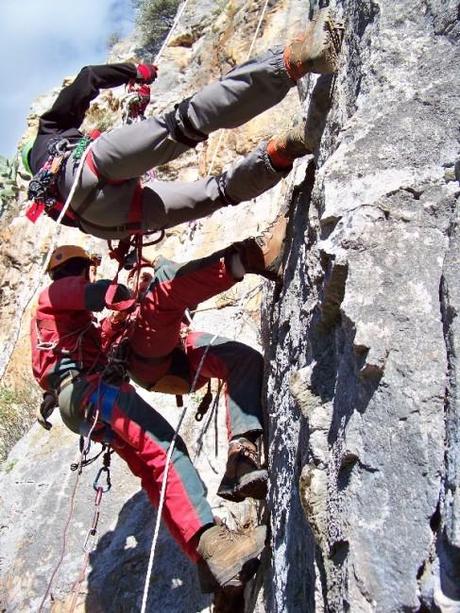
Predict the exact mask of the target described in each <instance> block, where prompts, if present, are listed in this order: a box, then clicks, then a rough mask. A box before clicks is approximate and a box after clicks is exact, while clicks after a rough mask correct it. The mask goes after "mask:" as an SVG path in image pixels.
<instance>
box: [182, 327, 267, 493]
mask: <svg viewBox="0 0 460 613" xmlns="http://www.w3.org/2000/svg"><path fill="white" fill-rule="evenodd" d="M186 353H187V358H188V360H189V364H190V371H191V372H190V377H191V379H193V377H194V376H195V373H196V372H197V371H198V369H200V372H199V375H200V377H208V378H217V379H220V380H221V381H223V383H224V384H225V400H226V408H227V429H228V438H229V449H228V460H227V466H226V470H225V474H224V476H223V479H222V481H221V483H220V485H219V488H218V490H217V493H218V495H219V496H221V497H222V498H226V499H227V500H232V501H234V502H239V501H241V500H244V499H245V498H256V499H259V500H260V499H263V498H265V497H266V494H267V481H268V473H267V470H266V469H265V468H261V466H260V463H259V459H258V454H257V445H256V442H257V440H258V439H260V437H261V434H262V421H263V418H262V406H261V394H262V377H263V368H264V362H263V358H262V355H261V354H260V353H259V352H258V351H256V350H255V349H252V347H249V346H248V345H245V344H244V343H239V342H237V341H231V340H229V339H227V338H223V337H217V338H214V337H213V336H212V335H211V334H207V333H204V332H191V333H189V334H188V335H187V338H186Z"/></svg>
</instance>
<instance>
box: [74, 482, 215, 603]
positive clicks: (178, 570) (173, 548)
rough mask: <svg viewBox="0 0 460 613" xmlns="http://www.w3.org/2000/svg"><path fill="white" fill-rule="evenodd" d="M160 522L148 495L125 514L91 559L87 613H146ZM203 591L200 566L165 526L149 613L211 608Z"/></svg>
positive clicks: (132, 501) (140, 494)
mask: <svg viewBox="0 0 460 613" xmlns="http://www.w3.org/2000/svg"><path fill="white" fill-rule="evenodd" d="M155 521H156V511H155V510H154V509H153V508H152V506H151V504H150V502H149V501H148V498H147V496H146V495H145V494H144V492H143V491H140V492H138V493H137V494H135V495H134V496H133V497H132V498H130V499H129V500H128V501H127V502H126V503H125V505H124V506H123V508H122V509H121V511H120V513H119V516H118V521H117V524H116V526H115V527H114V529H113V530H111V531H108V532H106V533H105V534H104V535H103V536H102V537H101V538H100V540H99V542H98V545H97V547H96V549H95V550H94V551H93V552H92V553H91V556H90V567H91V572H90V574H89V576H88V585H87V596H86V603H85V610H86V611H88V613H89V612H91V613H102V612H107V613H108V612H109V611H110V613H122V612H123V613H125V612H126V613H128V612H131V611H136V610H140V608H141V603H142V594H143V590H144V583H145V578H146V573H147V565H148V560H149V555H150V547H151V543H152V536H153V531H154V522H155ZM210 602H211V597H210V596H209V595H203V594H202V593H201V591H200V586H199V582H198V575H197V572H196V568H195V564H194V563H193V562H191V561H190V560H189V559H188V558H187V557H186V556H185V554H184V553H183V552H182V551H181V550H180V548H179V546H178V545H177V544H176V543H175V541H174V540H173V538H172V537H171V536H170V535H169V533H168V531H167V530H166V529H165V528H164V527H162V528H161V529H160V534H159V539H158V543H157V547H156V552H155V558H154V562H153V571H152V576H151V579H150V588H149V595H148V602H147V611H148V612H150V613H153V612H154V611H155V612H157V611H169V612H171V613H192V612H194V611H197V612H198V611H202V610H203V609H205V608H206V607H209V605H210Z"/></svg>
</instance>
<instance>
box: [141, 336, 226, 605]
mask: <svg viewBox="0 0 460 613" xmlns="http://www.w3.org/2000/svg"><path fill="white" fill-rule="evenodd" d="M217 337H218V335H217V334H214V336H213V337H212V339H211V341H210V342H209V344H208V345H207V347H206V349H205V351H204V353H203V355H202V356H201V360H200V363H199V365H198V368H197V371H196V373H195V377H194V379H193V383H192V386H191V388H190V394H193V392H194V391H195V387H196V384H197V381H198V377H199V376H200V372H201V369H202V368H203V363H204V360H205V358H206V355H207V354H208V351H209V348H210V347H211V345H212V344H213V343H214V341H215V340H216V338H217ZM187 410H188V403H187V404H186V405H185V407H184V408H183V410H182V413H181V416H180V419H179V423H178V424H177V427H176V430H175V432H174V436H173V438H172V440H171V442H170V444H169V448H168V452H167V455H166V464H165V468H164V472H163V479H162V481H161V493H160V501H159V503H158V511H157V519H156V522H155V530H154V533H153V540H152V546H151V548H150V556H149V563H148V566H147V573H146V576H145V583H144V593H143V595H142V606H141V613H145V611H146V607H147V598H148V594H149V587H150V578H151V576H152V569H153V560H154V557H155V548H156V544H157V541H158V534H159V532H160V524H161V516H162V514H163V507H164V502H165V497H166V483H167V481H168V470H169V465H170V463H171V457H172V454H173V451H174V447H175V444H176V440H177V437H178V435H179V430H180V427H181V425H182V422H183V421H184V418H185V414H186V413H187Z"/></svg>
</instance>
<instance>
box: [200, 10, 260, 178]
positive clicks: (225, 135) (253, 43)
mask: <svg viewBox="0 0 460 613" xmlns="http://www.w3.org/2000/svg"><path fill="white" fill-rule="evenodd" d="M268 2H269V0H265V4H264V8H263V9H262V12H261V14H260V18H259V22H258V24H257V27H256V31H255V34H254V36H253V39H252V42H251V46H250V47H249V51H248V53H247V55H246V60H248V59H249V58H250V57H251V54H252V50H253V48H254V45H255V42H256V39H257V36H258V35H259V30H260V28H261V25H262V21H263V19H264V17H265V13H266V11H267V6H268ZM224 138H225V139H227V138H228V132H221V133H220V136H219V140H218V141H217V145H216V148H215V149H214V154H213V156H212V160H211V165H210V167H209V170H208V173H207V176H208V177H209V176H210V175H211V174H212V171H213V169H214V163H215V161H216V158H217V154H218V152H219V151H220V148H221V145H222V144H223V140H224Z"/></svg>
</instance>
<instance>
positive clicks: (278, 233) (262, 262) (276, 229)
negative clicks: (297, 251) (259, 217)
mask: <svg viewBox="0 0 460 613" xmlns="http://www.w3.org/2000/svg"><path fill="white" fill-rule="evenodd" d="M286 227H287V218H286V216H285V214H284V212H281V213H279V214H278V215H277V217H276V218H275V220H274V221H273V222H272V223H271V224H270V225H269V226H268V227H267V228H266V230H264V232H262V234H260V235H259V236H256V237H252V238H247V239H246V240H244V241H242V242H241V243H235V244H234V245H233V248H234V249H235V250H236V251H237V252H238V253H239V255H240V258H241V262H242V264H243V266H244V269H245V271H246V272H248V273H254V274H256V275H261V276H262V277H266V278H267V279H270V280H272V281H281V280H282V278H283V277H282V275H283V249H284V243H285V240H286Z"/></svg>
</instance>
